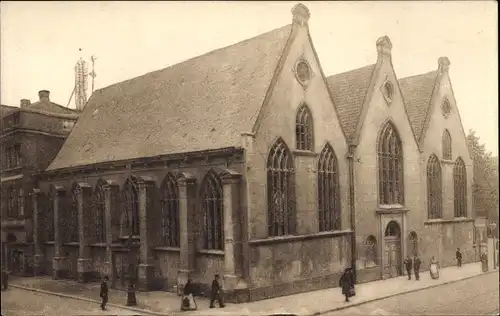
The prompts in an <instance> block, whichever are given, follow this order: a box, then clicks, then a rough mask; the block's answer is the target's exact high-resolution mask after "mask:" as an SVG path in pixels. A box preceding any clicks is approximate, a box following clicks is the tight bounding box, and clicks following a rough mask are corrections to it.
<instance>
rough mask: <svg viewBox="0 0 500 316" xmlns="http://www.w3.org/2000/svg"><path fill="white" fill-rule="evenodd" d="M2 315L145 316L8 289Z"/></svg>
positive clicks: (3, 295)
mask: <svg viewBox="0 0 500 316" xmlns="http://www.w3.org/2000/svg"><path fill="white" fill-rule="evenodd" d="M1 308H2V315H6V316H27V315H44V316H61V315H68V316H70V315H146V314H140V313H138V312H134V311H129V310H125V309H119V308H116V307H111V306H110V307H109V308H108V310H107V311H101V308H100V307H99V305H98V304H95V303H90V302H86V301H81V300H74V299H70V298H62V297H59V296H54V295H47V294H42V293H35V292H31V291H25V290H20V289H16V288H13V287H10V288H9V290H8V291H5V292H2V307H1Z"/></svg>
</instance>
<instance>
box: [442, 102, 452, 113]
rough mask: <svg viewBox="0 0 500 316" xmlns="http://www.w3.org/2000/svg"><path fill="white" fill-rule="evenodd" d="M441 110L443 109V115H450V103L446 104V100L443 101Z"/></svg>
mask: <svg viewBox="0 0 500 316" xmlns="http://www.w3.org/2000/svg"><path fill="white" fill-rule="evenodd" d="M442 108H443V114H444V115H448V114H450V113H451V105H450V102H448V100H444V102H443V107H442Z"/></svg>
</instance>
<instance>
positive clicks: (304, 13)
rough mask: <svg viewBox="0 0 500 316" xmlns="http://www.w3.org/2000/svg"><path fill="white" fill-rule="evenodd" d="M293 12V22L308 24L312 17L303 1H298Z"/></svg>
mask: <svg viewBox="0 0 500 316" xmlns="http://www.w3.org/2000/svg"><path fill="white" fill-rule="evenodd" d="M292 14H293V22H294V23H298V24H299V25H307V22H308V21H309V18H310V17H311V13H310V12H309V9H308V8H307V7H306V6H305V5H303V4H302V3H298V4H296V5H295V6H294V7H293V8H292Z"/></svg>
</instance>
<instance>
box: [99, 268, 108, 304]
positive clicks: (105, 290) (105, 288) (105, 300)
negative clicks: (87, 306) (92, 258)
mask: <svg viewBox="0 0 500 316" xmlns="http://www.w3.org/2000/svg"><path fill="white" fill-rule="evenodd" d="M99 295H100V296H101V299H102V302H101V309H102V310H103V311H105V310H106V304H107V303H108V277H107V276H105V277H104V278H103V280H102V283H101V293H100V294H99Z"/></svg>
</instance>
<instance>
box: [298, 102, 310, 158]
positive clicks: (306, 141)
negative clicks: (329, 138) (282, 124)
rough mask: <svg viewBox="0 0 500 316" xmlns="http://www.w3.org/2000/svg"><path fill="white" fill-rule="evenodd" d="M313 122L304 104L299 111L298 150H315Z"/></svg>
mask: <svg viewBox="0 0 500 316" xmlns="http://www.w3.org/2000/svg"><path fill="white" fill-rule="evenodd" d="M313 133H314V132H313V120H312V115H311V111H310V110H309V108H308V107H307V105H305V104H302V105H301V106H300V108H299V110H298V111H297V118H296V121H295V136H296V141H297V149H298V150H313V148H314V147H313V142H314V135H313Z"/></svg>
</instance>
